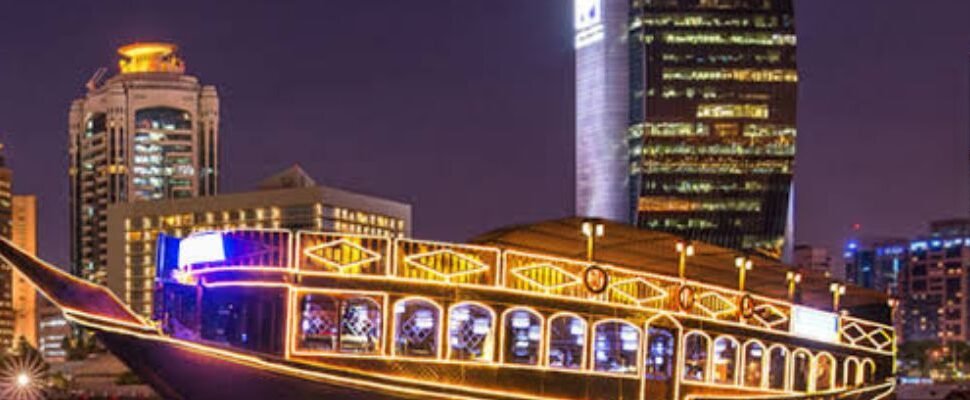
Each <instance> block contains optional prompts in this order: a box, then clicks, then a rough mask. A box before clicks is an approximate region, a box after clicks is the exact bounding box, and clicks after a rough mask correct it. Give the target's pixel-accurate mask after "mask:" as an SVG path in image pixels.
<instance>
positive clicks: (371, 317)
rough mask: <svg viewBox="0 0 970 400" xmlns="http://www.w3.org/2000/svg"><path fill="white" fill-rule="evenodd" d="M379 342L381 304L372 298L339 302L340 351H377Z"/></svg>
mask: <svg viewBox="0 0 970 400" xmlns="http://www.w3.org/2000/svg"><path fill="white" fill-rule="evenodd" d="M380 343H381V306H380V304H378V303H377V302H376V301H374V300H373V299H369V298H365V297H357V298H351V299H348V300H345V301H343V302H341V308H340V352H341V353H377V352H379V351H380Z"/></svg>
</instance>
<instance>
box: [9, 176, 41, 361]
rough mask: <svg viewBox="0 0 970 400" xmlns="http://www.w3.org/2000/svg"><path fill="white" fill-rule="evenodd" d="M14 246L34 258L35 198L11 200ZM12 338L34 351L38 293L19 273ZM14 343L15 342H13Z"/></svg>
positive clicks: (14, 290) (14, 283)
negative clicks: (21, 339) (24, 341)
mask: <svg viewBox="0 0 970 400" xmlns="http://www.w3.org/2000/svg"><path fill="white" fill-rule="evenodd" d="M12 204H13V222H12V226H11V228H12V229H11V238H12V240H13V243H14V244H16V245H17V246H19V247H20V248H21V249H24V250H25V251H27V253H29V254H32V255H36V254H37V197H36V196H29V195H14V196H13V203H12ZM13 310H14V325H13V334H14V338H16V339H17V340H20V338H21V337H23V338H24V339H25V340H27V343H30V345H31V346H34V347H35V348H36V347H37V291H36V290H35V289H34V286H33V285H31V284H30V282H28V281H27V279H26V278H25V277H24V276H23V275H22V274H20V273H19V272H16V271H13ZM14 343H16V341H15V342H14Z"/></svg>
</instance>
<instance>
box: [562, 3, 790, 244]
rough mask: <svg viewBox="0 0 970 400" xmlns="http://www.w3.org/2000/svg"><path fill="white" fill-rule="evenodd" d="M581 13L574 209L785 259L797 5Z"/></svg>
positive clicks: (644, 6)
mask: <svg viewBox="0 0 970 400" xmlns="http://www.w3.org/2000/svg"><path fill="white" fill-rule="evenodd" d="M575 4H576V12H577V14H576V20H577V41H576V47H577V55H576V57H577V65H576V68H577V71H576V74H577V94H576V95H577V115H578V117H577V212H578V213H580V214H592V215H594V216H610V215H616V214H619V212H618V211H617V210H618V209H619V208H622V207H621V206H619V205H620V204H624V203H625V202H628V203H629V204H628V206H627V207H628V208H627V215H629V216H631V217H632V221H633V222H634V223H635V224H636V225H637V226H640V227H644V228H649V229H654V230H663V231H668V232H672V233H676V234H679V235H682V236H684V237H688V238H692V239H697V240H702V241H706V242H710V243H715V244H718V245H721V246H725V247H731V248H735V249H744V250H754V251H757V252H760V253H762V254H765V255H768V256H774V257H780V256H781V253H782V251H783V249H784V247H785V245H786V234H787V233H788V232H790V230H786V228H787V225H788V223H789V222H788V221H789V215H790V212H791V189H792V173H793V164H794V154H795V134H796V129H795V101H796V96H797V82H798V73H797V71H796V69H795V45H796V39H795V23H794V16H793V10H792V4H791V0H633V1H629V0H576V3H575ZM624 18H625V19H624ZM584 21H585V22H584ZM589 21H593V22H596V23H597V24H598V25H596V24H593V22H589ZM580 22H583V23H580ZM620 25H622V27H623V28H625V29H623V30H620V29H617V26H620ZM621 45H622V46H625V47H623V49H624V50H625V51H626V52H627V53H626V54H623V55H621V54H618V49H619V47H620V46H621ZM623 71H626V72H627V73H626V74H625V75H623ZM621 75H622V76H621ZM620 80H622V82H623V84H624V86H623V87H618V86H617V83H616V82H617V81H620ZM618 104H621V105H623V106H624V107H625V108H624V111H625V117H626V118H627V120H626V121H625V125H624V128H622V129H618V128H616V124H617V113H616V107H617V105H618ZM590 121H592V122H590ZM618 149H619V150H618ZM622 149H628V150H627V153H626V154H627V157H624V158H623V159H622V160H620V159H618V158H616V157H615V155H616V151H621V152H622V151H623V150H622ZM620 168H622V169H623V171H624V174H625V175H624V176H625V178H628V179H629V180H628V181H627V182H626V189H625V190H624V189H623V188H622V187H620V185H618V184H617V183H616V181H615V179H614V178H615V171H618V170H619V169H620ZM603 171H608V172H609V173H605V172H603ZM590 181H592V182H590ZM590 199H593V200H590ZM597 199H608V200H597ZM602 204H610V207H606V208H607V209H608V210H609V213H608V214H609V215H605V214H607V213H605V212H604V213H601V214H604V215H597V214H600V213H598V210H599V208H598V206H599V205H602ZM588 210H592V212H589V211H588Z"/></svg>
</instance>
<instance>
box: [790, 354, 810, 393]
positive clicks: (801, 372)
mask: <svg viewBox="0 0 970 400" xmlns="http://www.w3.org/2000/svg"><path fill="white" fill-rule="evenodd" d="M811 371H812V355H811V354H809V353H808V351H805V350H802V349H798V350H795V351H794V352H792V377H791V379H792V384H791V388H792V390H794V391H796V392H807V391H808V382H809V381H810V380H811V375H810V374H811Z"/></svg>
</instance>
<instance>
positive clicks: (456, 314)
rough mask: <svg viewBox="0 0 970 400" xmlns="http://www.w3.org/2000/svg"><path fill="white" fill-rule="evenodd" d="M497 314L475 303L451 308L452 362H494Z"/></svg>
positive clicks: (449, 325)
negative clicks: (494, 329)
mask: <svg viewBox="0 0 970 400" xmlns="http://www.w3.org/2000/svg"><path fill="white" fill-rule="evenodd" d="M494 320H495V314H494V313H493V312H492V310H490V309H488V308H486V307H484V306H481V305H477V304H473V303H461V304H458V305H455V306H453V307H452V308H451V311H450V313H449V317H448V340H449V344H450V347H449V353H450V358H451V359H452V360H473V361H492V352H493V350H492V349H493V348H494V343H493V341H494V338H493V337H494V334H493V332H492V331H493V329H492V324H493V321H494Z"/></svg>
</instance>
